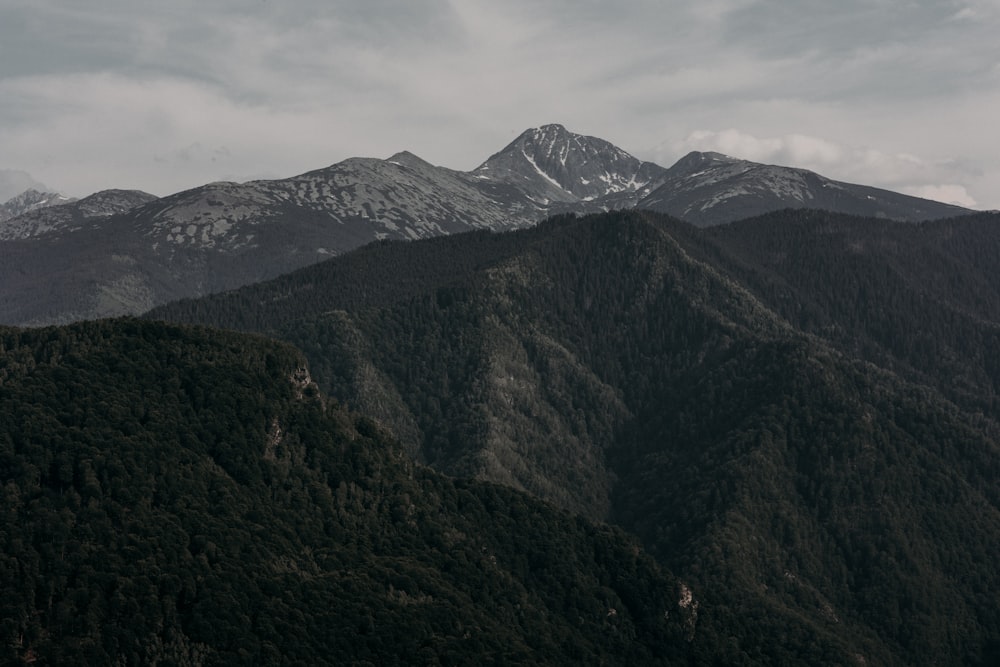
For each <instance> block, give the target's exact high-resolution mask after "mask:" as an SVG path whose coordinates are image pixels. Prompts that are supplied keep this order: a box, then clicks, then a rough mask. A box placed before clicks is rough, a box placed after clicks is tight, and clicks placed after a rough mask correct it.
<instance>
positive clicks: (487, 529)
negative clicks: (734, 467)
mask: <svg viewBox="0 0 1000 667" xmlns="http://www.w3.org/2000/svg"><path fill="white" fill-rule="evenodd" d="M0 414H2V415H3V419H2V421H0V480H2V482H3V505H2V508H0V517H2V518H0V542H2V554H3V556H2V559H0V587H2V590H3V595H2V596H0V634H2V637H0V651H2V656H3V657H2V659H0V662H3V663H4V664H21V663H32V662H34V663H36V664H176V665H185V664H188V665H193V664H336V665H345V664H470V663H473V662H480V661H485V662H486V663H490V662H494V663H496V664H622V665H635V664H666V663H669V662H671V659H677V660H680V659H681V658H683V657H684V656H685V655H686V654H687V653H688V652H689V651H690V649H691V639H692V636H693V635H692V632H693V628H694V627H695V622H696V617H697V614H696V607H695V606H694V604H693V603H692V601H691V600H690V598H689V595H688V593H687V590H688V589H687V588H686V587H685V586H684V584H682V583H681V582H680V581H678V580H676V579H674V578H673V577H671V576H669V575H667V574H665V572H664V571H663V569H662V568H661V567H660V566H658V565H657V564H656V563H655V562H654V561H653V560H652V559H651V558H650V557H648V556H646V555H645V554H644V553H643V552H642V551H641V549H640V548H639V546H638V545H637V543H636V542H635V541H634V539H633V538H631V537H628V536H626V535H625V534H624V533H623V532H621V531H619V530H617V529H613V528H609V527H602V526H597V525H594V524H592V523H590V522H588V521H585V520H582V519H579V518H574V517H572V516H570V515H569V514H566V513H564V512H559V511H555V510H553V509H551V508H550V507H548V506H546V505H544V504H542V503H540V502H538V501H537V500H534V499H532V498H530V497H529V496H526V495H524V494H520V493H517V492H514V491H512V490H509V489H505V488H502V487H498V486H494V485H488V484H483V483H480V482H474V481H460V480H452V479H448V478H445V477H443V476H442V475H440V474H437V473H435V472H432V471H430V470H429V469H427V468H424V467H422V466H419V465H415V464H414V463H412V462H411V461H410V460H409V458H408V457H406V456H403V455H401V453H400V451H399V450H398V448H396V447H395V446H394V444H393V443H392V442H390V441H389V440H388V439H387V438H386V437H385V436H384V435H383V434H382V433H381V432H380V430H379V429H378V428H377V427H375V426H374V424H373V423H372V422H370V421H368V420H366V419H364V418H361V417H357V416H355V415H352V414H349V413H348V412H347V411H345V410H344V409H343V408H342V407H340V406H339V405H338V404H336V403H335V402H333V401H331V400H329V399H327V398H325V397H324V396H323V395H322V393H320V392H319V391H318V390H317V388H316V386H315V385H314V384H313V383H312V382H311V379H310V376H309V375H308V373H307V371H306V370H305V367H304V360H303V359H302V357H301V355H300V353H298V352H297V351H296V350H294V349H293V348H291V347H290V346H288V345H286V344H283V343H277V342H273V341H269V340H266V339H263V338H260V337H256V336H250V335H237V334H232V333H222V332H216V331H210V330H205V329H194V328H189V327H181V326H173V325H165V324H160V323H152V322H142V321H135V320H118V321H104V322H97V323H87V324H80V325H74V326H69V327H65V328H50V329H41V330H33V331H18V330H10V329H0Z"/></svg>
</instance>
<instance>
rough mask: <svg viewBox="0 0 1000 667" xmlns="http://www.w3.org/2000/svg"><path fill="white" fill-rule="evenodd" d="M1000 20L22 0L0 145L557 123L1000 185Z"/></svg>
mask: <svg viewBox="0 0 1000 667" xmlns="http://www.w3.org/2000/svg"><path fill="white" fill-rule="evenodd" d="M998 28H1000V20H998V9H997V7H996V4H995V2H991V1H989V0H977V1H975V2H953V1H951V0H949V1H933V2H928V3H919V4H917V5H914V4H912V3H909V2H903V1H902V0H880V1H879V2H872V1H871V0H847V1H846V2H843V3H838V4H829V3H820V2H814V1H813V0H810V1H808V2H806V3H804V4H801V3H800V4H799V5H795V6H789V5H788V4H787V3H783V2H777V0H706V1H704V2H700V3H681V2H677V1H676V0H666V1H663V0H661V1H658V2H654V1H652V0H634V1H631V2H628V3H618V4H611V3H604V2H597V1H596V0H582V1H581V0H576V1H575V2H569V0H549V1H548V2H545V3H537V2H527V1H526V0H513V1H511V2H506V3H495V2H485V1H480V0H410V1H407V2H404V1H403V0H368V1H366V2H360V1H349V0H333V1H332V2H331V1H327V2H320V1H319V0H289V1H288V2H277V1H276V0H254V1H253V2H246V1H245V0H241V1H240V2H237V1H236V0H217V1H216V2H212V3H194V2H193V1H192V0H176V1H175V2H171V3H156V2H152V1H151V0H131V1H129V2H126V1H125V0H94V1H93V2H89V3H86V6H85V7H84V6H82V5H81V4H80V3H76V2H72V1H71V0H8V2H6V3H4V5H3V6H2V7H0V148H2V151H0V168H7V169H19V170H24V171H27V172H30V173H31V174H32V175H34V176H35V177H36V178H39V179H41V180H44V181H45V182H47V183H50V184H51V185H52V186H53V187H58V188H60V189H62V190H64V191H66V192H67V193H69V194H73V195H77V196H79V195H85V194H88V193H89V192H92V191H95V190H98V189H102V188H107V187H135V188H139V189H144V190H148V191H151V192H154V193H156V194H167V193H169V192H173V191H176V190H180V189H183V188H186V187H193V186H195V185H199V184H201V183H204V182H207V181H211V180H219V179H223V178H228V179H236V180H240V179H244V178H249V177H254V176H261V175H271V176H275V177H280V176H289V175H292V174H295V173H301V172H303V171H306V170H308V169H314V168H318V167H322V166H325V165H327V164H331V163H333V162H336V161H339V160H342V159H344V158H347V157H351V156H355V155H368V156H376V157H384V156H388V155H390V154H392V153H394V152H396V151H398V150H403V149H407V150H411V151H413V152H414V153H417V154H418V155H420V156H422V157H424V158H425V159H428V160H430V161H431V162H435V163H437V164H443V165H445V166H449V167H453V168H456V169H470V168H472V167H474V166H476V165H477V164H478V163H479V162H481V161H482V160H484V159H485V158H486V157H488V156H489V155H490V154H491V153H493V152H494V151H496V150H498V149H499V148H501V147H502V146H503V145H504V144H506V143H507V142H508V141H510V140H511V139H513V138H514V136H516V134H517V133H519V132H521V131H522V130H524V129H525V128H527V127H532V126H537V125H540V124H543V123H548V122H560V123H563V124H565V125H566V126H567V127H569V128H570V129H571V130H574V131H577V132H581V133H584V134H591V135H595V136H600V137H602V138H605V139H608V140H609V141H611V142H613V143H615V144H617V145H619V146H621V147H622V148H624V149H626V150H628V151H630V152H632V153H634V154H636V155H638V156H639V157H644V158H647V159H656V160H657V161H659V162H661V164H665V165H669V164H670V163H671V162H672V161H673V160H675V159H677V158H679V157H680V156H681V155H682V154H683V152H682V151H685V150H687V149H690V148H693V147H699V148H713V149H715V150H722V151H723V152H727V153H731V154H735V155H737V156H738V157H744V158H747V159H759V160H763V161H771V162H778V163H782V164H788V165H790V166H800V167H805V168H810V169H815V170H816V171H820V172H821V173H825V174H826V175H828V176H831V177H833V178H837V179H839V180H848V181H853V182H864V183H868V184H871V185H876V186H880V187H890V188H894V189H899V188H909V189H910V190H908V191H910V192H921V193H924V194H925V195H928V196H934V197H947V198H949V199H950V200H952V201H962V202H965V203H966V204H968V203H970V202H973V201H975V202H977V203H978V205H980V206H983V207H988V208H1000V132H998V131H997V130H996V129H995V127H994V126H995V121H994V120H993V117H994V116H995V114H996V110H997V109H1000V94H998V93H996V92H994V91H1000V46H998V40H996V39H995V35H996V34H997V29H998ZM724 147H725V148H724ZM823 169H826V170H827V171H826V172H824V171H823ZM831 170H833V171H832V172H831Z"/></svg>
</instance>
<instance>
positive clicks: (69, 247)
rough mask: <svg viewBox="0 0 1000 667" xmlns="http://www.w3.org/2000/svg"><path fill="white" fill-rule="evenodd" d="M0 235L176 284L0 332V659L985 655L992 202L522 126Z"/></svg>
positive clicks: (18, 263)
mask: <svg viewBox="0 0 1000 667" xmlns="http://www.w3.org/2000/svg"><path fill="white" fill-rule="evenodd" d="M644 202H645V203H644ZM650 202H652V203H650ZM811 202H821V203H823V205H824V206H831V207H835V205H836V206H841V207H842V208H844V209H845V210H842V211H837V210H819V209H812V208H809V207H808V204H809V203H811ZM772 205H773V206H774V207H775V208H774V209H770V210H766V211H763V212H762V211H761V210H758V209H759V208H761V207H763V208H767V207H768V206H772ZM863 206H869V207H874V208H867V209H864V210H862V211H860V212H861V213H864V215H858V213H859V211H858V210H857V209H852V208H851V207H863ZM657 207H676V208H675V209H674V210H673V211H667V212H663V211H660V210H654V209H655V208H657ZM751 213H757V214H756V215H753V217H740V216H744V215H748V214H751ZM957 213H963V214H962V215H957ZM702 214H704V215H705V216H712V215H718V216H719V217H718V218H713V219H712V220H709V219H708V218H702V219H697V216H698V215H702ZM938 214H939V215H940V217H939V218H938V219H931V218H935V216H936V215H938ZM678 215H683V216H685V217H686V220H682V219H679V218H678V217H677V216H678ZM725 215H733V216H737V217H740V219H738V220H732V221H728V222H727V224H718V223H721V222H724V217H725ZM539 220H540V221H539ZM919 220H922V222H920V224H914V222H916V221H919ZM536 221H537V222H536ZM710 223H712V224H710ZM2 228H3V229H5V230H8V235H9V238H7V237H5V240H2V241H0V285H3V290H4V291H3V292H2V299H3V300H2V301H0V313H4V316H5V318H7V319H10V320H11V321H19V322H22V323H24V322H34V323H40V322H44V321H55V320H70V319H85V318H89V317H93V316H94V314H95V313H108V314H110V313H120V312H139V311H141V310H143V309H145V308H146V307H147V306H149V305H151V304H157V303H160V302H161V301H165V300H167V299H170V298H174V297H186V298H182V299H180V300H176V301H172V302H170V303H165V304H162V305H159V306H158V307H156V308H154V309H153V310H151V311H149V312H146V313H145V314H144V315H143V316H142V317H141V318H118V319H108V320H102V321H96V322H94V321H87V322H79V323H73V324H69V325H62V326H50V327H44V328H34V329H15V328H7V327H3V326H0V414H2V415H3V417H4V418H3V419H2V420H0V483H2V485H3V486H2V488H0V492H2V493H3V499H4V502H3V504H2V506H0V543H2V552H0V553H2V554H3V558H2V559H0V582H2V585H3V590H4V592H5V594H4V596H2V598H0V619H2V622H0V655H2V656H3V657H2V659H0V661H3V662H5V663H10V664H30V663H42V664H110V663H125V664H127V663H135V664H147V663H148V664H168V663H169V664H192V665H193V664H233V663H239V664H426V665H439V664H474V663H478V662H486V663H489V662H493V663H495V664H526V665H527V664H532V665H533V664H567V665H577V664H609V665H610V664H622V665H633V664H663V665H704V664H719V665H762V664H838V665H873V664H877V665H890V666H894V665H941V664H955V665H992V664H997V661H998V658H1000V608H998V606H997V604H996V601H997V600H998V599H1000V571H998V570H997V568H996V566H995V554H996V553H998V552H1000V485H998V484H997V482H998V480H1000V356H998V354H997V350H1000V262H998V261H997V258H998V257H1000V214H997V213H973V212H968V211H962V210H960V209H954V208H949V207H945V206H944V205H935V204H932V203H929V202H926V201H924V200H914V199H913V198H905V197H903V196H902V195H895V194H893V193H885V192H882V191H877V190H872V189H868V188H864V187H862V186H852V185H848V184H841V183H834V182H832V181H828V180H826V179H824V178H822V177H820V176H818V175H815V174H809V173H808V172H801V171H796V170H788V169H784V168H776V167H767V166H763V165H754V164H752V163H746V162H742V161H739V160H736V159H734V158H729V157H726V156H721V155H716V154H692V155H689V156H687V157H685V158H684V159H682V160H681V161H680V162H678V163H677V164H675V165H674V166H672V167H670V168H662V167H658V166H656V165H652V164H649V163H643V162H641V161H639V160H637V159H635V158H632V157H631V156H629V155H628V154H627V153H625V152H623V151H620V150H619V149H616V148H615V147H614V146H611V145H610V144H608V143H606V142H603V141H601V140H598V139H594V138H588V137H580V136H578V135H573V134H571V133H569V132H567V131H565V129H564V128H562V127H560V126H545V127H543V128H539V129H537V130H530V131H528V132H526V133H524V134H523V135H521V136H520V137H519V138H518V139H517V140H515V141H514V142H513V143H512V144H510V145H509V146H508V147H507V148H505V149H504V150H502V151H500V152H499V153H497V154H496V155H494V156H492V157H490V158H489V159H488V160H487V161H486V162H484V163H483V165H482V166H481V167H479V168H477V169H475V170H473V171H471V172H456V171H451V170H447V169H443V168H440V167H435V166H432V165H430V164H428V163H426V162H424V161H422V160H420V159H419V158H417V157H416V156H413V155H411V154H409V153H405V152H404V153H399V154H396V155H394V156H392V157H391V158H390V159H388V160H371V159H352V160H347V161H345V162H342V163H339V164H337V165H333V166H331V167H329V168H327V169H323V170H319V171H316V172H310V173H308V174H304V175H302V176H299V177H295V178H292V179H286V180H282V181H260V182H251V183H244V184H236V183H215V184H209V185H206V186H203V187H201V188H196V189H194V190H190V191H187V192H184V193H178V194H176V195H172V196H169V197H164V198H156V197H153V196H152V195H148V194H145V193H141V192H134V191H108V192H104V193H98V194H97V195H94V196H92V197H89V198H86V199H82V200H80V201H78V202H69V203H66V204H63V205H59V206H53V207H47V208H42V209H39V210H36V211H33V212H31V213H29V214H26V215H21V216H18V217H15V218H13V219H11V220H8V221H7V222H6V223H4V225H3V227H2ZM331 230H333V231H336V232H337V234H333V233H331ZM371 241H375V242H371ZM337 244H342V245H337ZM293 269H294V270H293ZM277 274H280V275H277ZM241 284H242V285H243V286H242V287H237V288H236V289H229V288H231V287H234V286H237V285H241ZM15 288H17V289H15ZM223 289H226V290H227V291H224V292H223V291H219V290H223ZM212 292H214V293H212ZM210 293H211V294H210ZM46 318H48V319H46Z"/></svg>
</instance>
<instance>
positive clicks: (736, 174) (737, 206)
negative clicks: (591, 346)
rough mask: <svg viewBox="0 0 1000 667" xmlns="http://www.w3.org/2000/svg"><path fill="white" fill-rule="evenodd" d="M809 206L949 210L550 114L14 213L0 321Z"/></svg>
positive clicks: (40, 319)
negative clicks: (396, 149) (595, 133)
mask: <svg viewBox="0 0 1000 667" xmlns="http://www.w3.org/2000/svg"><path fill="white" fill-rule="evenodd" d="M862 204H865V205H866V206H862ZM36 205H40V204H36ZM813 205H815V206H819V207H828V208H832V209H833V210H838V207H840V209H844V210H845V211H846V212H860V213H863V214H866V215H882V216H885V217H891V218H898V219H904V220H910V221H917V220H922V219H925V218H930V217H943V216H950V215H958V214H960V213H962V212H964V209H959V208H957V207H949V206H946V205H943V204H935V203H933V202H927V201H926V200H919V199H916V198H913V197H905V196H904V195H896V194H894V193H887V192H885V191H880V190H875V189H873V188H863V187H862V186H848V185H846V184H840V183H835V182H833V181H829V180H827V179H823V178H822V177H820V176H818V175H815V174H811V172H804V171H802V170H794V169H787V168H784V167H771V166H766V165H757V164H755V163H750V162H746V161H742V160H736V159H734V158H728V157H725V156H719V155H710V154H692V155H689V156H687V157H686V158H684V159H682V160H681V161H679V162H678V163H677V164H675V165H674V166H672V167H671V168H669V169H666V168H663V167H661V166H659V165H656V164H653V163H650V162H643V161H641V160H639V159H637V158H635V157H633V156H632V155H630V154H628V153H627V152H625V151H623V150H622V149H620V148H618V147H616V146H614V145H612V144H610V143H609V142H607V141H604V140H602V139H598V138H596V137H588V136H583V135H579V134H574V133H572V132H569V131H568V130H566V128H565V127H563V126H561V125H557V124H550V125H545V126H542V127H540V128H535V129H529V130H527V131H525V132H524V133H522V134H521V135H520V136H519V137H518V138H517V139H515V140H514V141H513V142H511V143H510V144H509V145H508V146H507V147H505V148H504V149H503V150H501V151H499V152H498V153H496V154H494V155H493V156H491V157H490V158H489V159H487V160H486V161H485V162H484V163H483V164H482V165H480V166H479V167H478V168H476V169H474V170H472V171H470V172H461V171H455V170H451V169H447V168H444V167H439V166H435V165H432V164H430V163H428V162H426V161H424V160H422V159H421V158H419V157H417V156H416V155H413V154H412V153H409V152H405V151H404V152H400V153H397V154H395V155H393V156H391V157H390V158H388V159H385V160H382V159H375V158H350V159H347V160H344V161H342V162H339V163H337V164H334V165H331V166H329V167H325V168H323V169H317V170H314V171H310V172H307V173H304V174H301V175H299V176H294V177H292V178H287V179H280V180H267V181H250V182H247V183H230V182H217V183H209V184H206V185H203V186H200V187H197V188H193V189H190V190H187V191H184V192H179V193H176V194H173V195H169V196H166V197H162V198H155V197H153V196H152V195H147V194H145V193H129V192H127V191H106V192H104V193H97V194H95V195H92V196H91V197H87V198H85V199H83V200H81V201H80V202H79V203H70V204H66V203H64V205H61V206H48V207H45V208H40V209H37V210H33V211H29V212H27V213H24V214H22V215H19V216H17V217H14V218H12V219H9V220H6V221H5V222H2V223H0V259H2V260H3V266H2V267H0V277H2V278H4V282H3V283H2V284H0V323H3V324H13V325H42V324H53V323H64V322H69V321H73V320H77V319H89V318H94V317H104V316H112V315H122V314H136V313H140V312H143V311H145V310H148V309H149V308H151V307H153V306H155V305H158V304H162V303H165V302H168V301H171V300H174V299H179V298H185V297H196V296H201V295H204V294H208V293H211V292H215V291H222V290H228V289H233V288H236V287H239V286H242V285H246V284H250V283H253V282H257V281H260V280H266V279H269V278H273V277H275V276H278V275H280V274H282V273H285V272H288V271H292V270H294V269H297V268H300V267H303V266H307V265H309V264H313V263H316V262H319V261H323V260H324V259H328V258H330V257H332V256H336V255H340V254H343V253H344V252H347V251H349V250H352V249H354V248H357V247H359V246H362V245H364V244H366V243H370V242H373V241H380V240H408V241H409V240H416V239H423V238H430V237H434V236H440V235H444V234H454V233H458V232H464V231H472V230H491V231H505V230H512V229H517V228H522V227H526V226H530V225H533V224H535V223H536V222H538V221H540V220H542V219H544V218H546V217H548V216H551V215H555V214H561V213H567V212H572V213H593V212H602V211H609V210H617V209H626V208H646V209H652V210H657V211H664V212H667V213H670V214H671V215H674V216H677V217H680V218H682V219H685V220H688V221H689V222H692V223H694V224H696V225H710V224H717V223H720V222H728V221H731V220H733V219H736V218H737V217H747V216H749V215H756V214H759V213H761V212H764V211H766V210H775V209H781V208H787V207H801V206H813ZM74 207H75V208H74Z"/></svg>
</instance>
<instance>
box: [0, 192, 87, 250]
mask: <svg viewBox="0 0 1000 667" xmlns="http://www.w3.org/2000/svg"><path fill="white" fill-rule="evenodd" d="M71 201H73V200H72V199H70V198H69V197H64V196H63V195H61V194H59V193H58V192H39V191H38V190H25V191H24V192H22V193H21V194H19V195H17V196H16V197H13V198H11V199H8V200H7V201H6V202H4V203H3V204H0V223H3V222H6V221H7V220H10V219H11V218H16V217H17V216H19V215H24V214H25V213H30V212H31V211H37V210H39V209H43V208H47V207H50V206H58V205H59V204H66V203H68V202H71ZM0 229H3V228H2V227H0ZM0 238H3V237H0Z"/></svg>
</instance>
